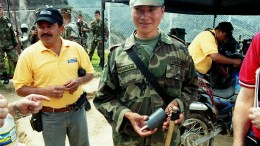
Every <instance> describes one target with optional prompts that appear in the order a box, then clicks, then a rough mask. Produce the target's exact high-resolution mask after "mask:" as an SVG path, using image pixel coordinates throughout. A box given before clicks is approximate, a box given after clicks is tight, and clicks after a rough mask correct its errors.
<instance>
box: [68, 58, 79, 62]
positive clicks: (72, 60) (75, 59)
mask: <svg viewBox="0 0 260 146" xmlns="http://www.w3.org/2000/svg"><path fill="white" fill-rule="evenodd" d="M75 62H78V59H77V58H72V59H69V60H68V63H75Z"/></svg>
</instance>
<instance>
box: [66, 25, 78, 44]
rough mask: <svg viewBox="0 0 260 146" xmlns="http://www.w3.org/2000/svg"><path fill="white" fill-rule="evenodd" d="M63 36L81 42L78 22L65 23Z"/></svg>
mask: <svg viewBox="0 0 260 146" xmlns="http://www.w3.org/2000/svg"><path fill="white" fill-rule="evenodd" d="M62 37H63V38H64V39H67V40H71V41H74V42H77V43H79V44H80V36H79V29H78V26H77V24H76V23H74V22H69V23H67V24H66V25H65V27H64V31H63V33H62Z"/></svg>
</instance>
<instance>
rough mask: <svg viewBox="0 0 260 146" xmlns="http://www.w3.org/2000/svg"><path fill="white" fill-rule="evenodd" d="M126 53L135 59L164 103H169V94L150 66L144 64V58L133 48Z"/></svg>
mask: <svg viewBox="0 0 260 146" xmlns="http://www.w3.org/2000/svg"><path fill="white" fill-rule="evenodd" d="M126 53H127V54H128V55H129V57H130V58H131V59H132V60H133V62H134V63H135V65H136V66H137V68H139V70H140V71H141V73H142V74H143V75H144V76H145V78H146V79H147V81H148V82H149V83H150V85H151V86H152V87H153V88H154V90H155V91H156V92H157V94H159V96H160V97H161V98H162V99H163V101H164V103H165V104H166V105H168V104H169V103H170V102H171V99H170V98H169V96H168V95H167V94H166V93H165V92H164V89H163V88H162V87H161V86H160V84H159V83H158V82H157V80H156V78H155V76H154V75H153V74H152V73H151V72H150V71H149V70H148V68H147V67H146V66H145V65H144V63H143V62H142V60H141V59H140V58H139V57H138V56H137V55H136V54H135V52H134V50H133V49H132V48H130V49H128V50H126Z"/></svg>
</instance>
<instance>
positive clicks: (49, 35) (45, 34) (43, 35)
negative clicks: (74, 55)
mask: <svg viewBox="0 0 260 146" xmlns="http://www.w3.org/2000/svg"><path fill="white" fill-rule="evenodd" d="M45 36H46V37H51V36H52V35H51V34H47V33H44V34H42V35H41V37H45Z"/></svg>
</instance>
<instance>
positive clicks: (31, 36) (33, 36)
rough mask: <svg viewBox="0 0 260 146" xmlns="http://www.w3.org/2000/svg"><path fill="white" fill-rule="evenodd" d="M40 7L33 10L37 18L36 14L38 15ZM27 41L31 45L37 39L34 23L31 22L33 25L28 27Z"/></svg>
mask: <svg viewBox="0 0 260 146" xmlns="http://www.w3.org/2000/svg"><path fill="white" fill-rule="evenodd" d="M40 10H41V9H36V10H35V12H34V18H35V20H36V19H37V16H38V15H39V12H40ZM28 41H29V43H30V44H31V45H32V44H34V43H36V42H38V41H39V38H38V33H37V29H36V25H35V24H33V26H32V27H31V28H30V31H29V35H28Z"/></svg>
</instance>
